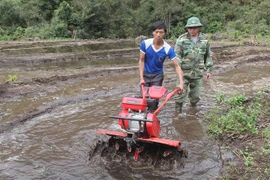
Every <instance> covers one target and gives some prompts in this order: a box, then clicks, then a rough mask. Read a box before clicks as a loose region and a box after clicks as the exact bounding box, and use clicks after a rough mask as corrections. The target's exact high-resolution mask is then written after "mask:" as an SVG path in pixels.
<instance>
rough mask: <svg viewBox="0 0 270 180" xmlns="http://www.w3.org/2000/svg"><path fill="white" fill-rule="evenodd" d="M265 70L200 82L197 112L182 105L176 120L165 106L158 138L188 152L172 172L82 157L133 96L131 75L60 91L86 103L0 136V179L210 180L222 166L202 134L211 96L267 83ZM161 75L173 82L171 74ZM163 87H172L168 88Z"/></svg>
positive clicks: (212, 103)
mask: <svg viewBox="0 0 270 180" xmlns="http://www.w3.org/2000/svg"><path fill="white" fill-rule="evenodd" d="M269 70H270V69H269V66H264V67H258V66H248V67H242V68H239V69H234V70H231V71H229V72H224V73H221V74H218V75H215V76H213V78H212V79H210V80H205V82H204V87H203V91H202V100H201V101H200V102H199V104H198V107H197V108H191V107H189V105H188V104H186V105H185V106H184V109H183V114H182V115H181V116H178V115H176V114H175V112H174V102H173V101H172V102H168V104H167V105H166V106H165V107H164V109H162V111H161V112H160V114H159V116H158V117H159V119H160V120H161V137H163V138H168V139H175V140H180V141H181V142H182V146H183V147H185V148H186V149H187V151H188V153H189V154H188V158H187V160H186V162H185V164H184V167H183V168H181V169H178V170H177V171H176V170H174V169H172V170H166V171H162V170H160V169H159V168H146V170H145V169H142V168H135V167H133V168H130V167H123V166H122V164H121V162H120V163H118V164H114V165H113V166H111V167H104V166H101V164H89V161H88V158H89V157H88V152H89V149H90V147H91V145H92V143H93V141H94V139H95V138H96V134H95V133H96V130H97V129H114V128H116V127H118V124H117V122H116V121H115V120H114V119H110V118H108V116H110V115H117V114H118V112H119V108H120V102H121V99H122V97H123V96H127V95H129V96H132V95H135V94H136V93H137V91H136V89H137V88H138V86H137V85H136V84H137V82H138V79H137V77H138V76H137V75H126V76H123V75H122V76H115V77H106V78H104V79H103V80H102V83H100V82H98V81H95V80H92V81H91V82H85V85H77V86H70V87H69V89H65V91H66V93H67V94H69V95H70V96H74V97H75V96H76V93H80V92H81V93H89V95H90V94H91V98H89V100H86V101H80V102H77V103H72V104H67V105H65V106H61V107H58V108H55V109H52V110H51V111H50V112H49V113H46V114H42V115H40V116H38V117H35V118H33V119H31V120H28V121H26V122H25V123H24V124H22V125H20V126H17V127H15V128H14V129H12V130H11V131H9V132H5V133H3V134H0V143H1V146H0V160H1V163H0V179H215V178H216V177H217V176H218V175H219V172H220V170H221V167H222V160H221V152H220V150H219V145H218V143H217V142H215V141H214V140H209V139H208V137H207V135H206V133H205V129H204V124H203V115H204V114H205V112H207V111H208V110H209V109H210V108H211V107H213V106H215V101H214V96H215V93H216V92H219V91H222V90H224V91H229V90H230V91H231V90H233V91H239V92H249V91H251V90H256V88H254V86H256V82H258V81H264V82H265V84H269V81H270V79H269V75H268V73H269V72H270V71H269ZM172 72H173V71H172ZM167 76H168V78H171V77H172V78H174V77H175V74H174V73H168V74H167ZM123 82H127V83H126V84H123ZM86 84H87V85H86ZM105 86H106V87H107V88H105V89H104V88H103V87H105ZM165 86H167V87H168V88H173V87H174V83H169V84H168V83H165ZM76 88H77V89H76ZM91 88H95V91H93V89H91ZM82 89H83V91H82ZM88 90H89V91H88ZM96 90H99V91H96ZM61 93H63V92H61ZM50 96H51V95H50V94H48V95H47V98H49V99H50ZM54 96H57V97H59V98H64V97H65V96H64V95H63V94H62V95H60V94H58V95H57V94H54ZM21 103H22V104H21V105H26V104H23V102H21ZM26 103H29V102H26ZM11 106H12V105H11Z"/></svg>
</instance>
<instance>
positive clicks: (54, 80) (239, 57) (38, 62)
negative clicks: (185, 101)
mask: <svg viewBox="0 0 270 180" xmlns="http://www.w3.org/2000/svg"><path fill="white" fill-rule="evenodd" d="M111 43H112V44H113V43H126V44H129V46H128V48H124V47H122V46H119V47H116V46H115V45H112V46H114V48H111V47H110V46H109V45H110V44H111ZM91 45H92V46H91ZM95 45H97V46H99V47H101V46H104V50H97V49H95V48H97V47H95ZM83 46H84V47H85V48H86V49H87V48H89V47H92V51H90V52H89V51H88V50H84V49H80V50H77V51H75V50H74V51H70V49H74V48H77V49H79V48H80V47H83ZM136 46H138V43H137V42H136V41H134V40H117V41H114V40H104V41H62V42H61V41H58V42H54V41H46V42H44V41H43V42H2V43H0V47H1V48H0V50H1V53H0V67H1V68H14V67H17V66H18V67H19V68H22V69H25V68H29V67H36V66H44V65H46V66H50V65H54V64H57V63H71V62H79V61H84V62H87V63H89V62H93V63H95V65H94V66H91V65H90V66H83V68H82V67H81V66H77V67H76V68H74V70H73V71H70V72H69V73H68V74H67V75H65V74H64V73H60V75H59V74H54V73H53V72H50V73H48V74H46V75H44V76H40V77H25V78H22V79H20V80H19V81H16V82H9V81H5V82H3V83H2V84H0V102H1V103H2V104H5V103H8V102H13V101H16V100H18V99H20V98H21V97H23V96H25V95H33V96H34V95H37V94H42V93H46V92H50V91H51V89H52V88H53V87H54V86H61V85H62V84H63V83H74V82H78V81H84V80H87V79H94V78H99V77H106V76H114V75H117V74H127V73H136V72H137V71H138V68H137V58H138V57H137V56H138V47H136ZM57 48H58V52H52V49H57ZM61 48H63V49H65V50H63V51H62V49H61ZM67 49H69V50H67ZM212 51H213V60H214V65H215V66H214V74H217V73H220V72H224V71H227V70H229V69H232V68H236V67H239V66H245V65H246V64H248V63H254V64H256V63H269V57H270V47H269V45H264V44H259V43H256V44H249V43H247V44H244V45H239V44H238V43H217V42H213V43H212ZM117 58H118V59H119V58H120V59H121V58H123V59H124V58H130V59H132V63H131V64H130V63H126V64H121V67H118V66H117V67H116V66H114V65H113V63H114V61H113V62H112V64H107V65H104V64H102V65H99V64H96V63H97V61H98V60H100V59H105V60H112V59H117ZM115 63H116V64H117V62H115ZM31 71H32V70H31ZM63 71H64V70H63ZM78 98H80V100H81V101H83V100H85V99H86V98H87V97H84V96H83V95H82V96H81V97H78ZM88 98H89V97H88ZM72 101H78V99H72V98H71V99H65V100H61V99H60V100H59V101H54V102H53V103H51V104H48V105H46V106H39V107H36V108H34V109H32V110H30V111H29V112H27V113H24V114H21V115H20V116H19V117H18V118H15V119H12V120H10V121H9V122H6V123H1V124H0V133H5V131H8V130H10V129H12V128H13V127H14V126H17V125H19V124H22V123H24V122H25V121H27V120H28V119H31V118H33V117H35V116H38V115H39V114H41V113H44V112H49V111H50V110H51V109H53V108H55V107H57V106H63V105H65V104H67V103H70V102H72ZM0 117H1V114H0Z"/></svg>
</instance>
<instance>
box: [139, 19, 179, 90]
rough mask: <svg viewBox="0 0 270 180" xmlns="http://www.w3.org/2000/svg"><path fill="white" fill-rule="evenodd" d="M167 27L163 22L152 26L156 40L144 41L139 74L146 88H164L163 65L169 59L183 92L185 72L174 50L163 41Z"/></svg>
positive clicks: (141, 47)
mask: <svg viewBox="0 0 270 180" xmlns="http://www.w3.org/2000/svg"><path fill="white" fill-rule="evenodd" d="M166 31H167V27H166V25H165V24H164V23H163V22H160V21H158V22H155V23H153V25H152V34H153V36H154V38H151V39H146V40H143V41H142V43H141V46H140V58H139V72H140V84H145V86H146V87H150V86H153V85H156V86H162V83H163V79H164V70H163V64H164V61H165V59H166V58H167V57H168V58H169V59H170V60H171V61H172V63H173V64H174V67H175V70H176V73H177V77H178V79H179V80H180V84H179V85H178V87H179V88H180V89H181V91H182V90H183V87H184V83H183V82H184V81H183V71H182V69H181V67H180V65H179V63H178V57H177V56H176V54H175V52H174V50H173V48H172V47H171V46H170V45H169V44H168V43H167V42H166V41H164V40H163V38H164V36H165V33H166Z"/></svg>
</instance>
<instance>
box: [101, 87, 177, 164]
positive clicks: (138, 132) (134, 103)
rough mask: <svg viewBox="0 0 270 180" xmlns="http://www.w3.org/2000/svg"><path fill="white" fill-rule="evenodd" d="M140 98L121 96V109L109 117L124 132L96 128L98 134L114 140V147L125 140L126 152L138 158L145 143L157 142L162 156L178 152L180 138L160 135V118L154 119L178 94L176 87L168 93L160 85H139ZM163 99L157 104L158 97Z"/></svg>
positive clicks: (116, 147)
mask: <svg viewBox="0 0 270 180" xmlns="http://www.w3.org/2000/svg"><path fill="white" fill-rule="evenodd" d="M141 90H142V97H123V99H122V109H121V111H120V113H119V114H118V116H110V118H115V119H117V120H118V124H119V125H120V127H121V128H122V129H123V130H124V132H117V131H109V130H98V131H97V134H106V135H109V136H111V138H113V139H114V141H113V142H114V146H115V149H116V150H119V148H122V145H120V141H121V142H123V140H124V142H125V147H124V148H126V150H127V151H128V152H134V159H135V160H137V159H138V157H139V153H141V152H143V151H144V149H145V148H144V147H145V144H149V143H150V144H151V143H155V144H159V145H161V146H165V147H166V148H165V149H166V150H164V152H163V156H164V157H166V156H169V155H170V154H172V152H173V151H181V150H182V149H181V148H180V146H181V143H180V141H176V140H169V139H163V138H159V134H160V121H159V120H158V118H157V115H158V113H159V112H160V110H161V108H162V107H163V106H164V105H165V104H166V103H167V101H168V100H169V99H171V98H172V97H173V95H175V94H177V93H179V91H180V90H179V88H177V89H175V90H174V91H172V92H169V93H168V92H167V90H166V89H165V88H164V87H163V86H151V87H149V88H145V87H144V86H143V85H142V86H141ZM162 98H163V99H164V100H163V102H162V103H161V104H160V106H157V104H158V102H159V100H161V99H162Z"/></svg>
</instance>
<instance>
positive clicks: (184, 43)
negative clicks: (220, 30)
mask: <svg viewBox="0 0 270 180" xmlns="http://www.w3.org/2000/svg"><path fill="white" fill-rule="evenodd" d="M200 27H202V24H201V22H200V20H199V19H198V18H197V17H191V18H189V19H188V21H187V24H186V26H185V28H187V30H188V32H186V33H184V34H182V35H181V36H179V38H178V39H177V40H176V44H175V52H176V55H177V56H178V59H179V60H178V61H179V64H180V65H181V68H182V71H183V72H184V91H183V93H182V95H179V96H177V97H176V98H175V108H176V111H177V112H179V113H181V112H182V107H183V103H184V102H185V99H186V97H187V96H188V97H189V100H190V105H191V106H192V107H195V106H196V104H197V103H198V102H199V101H200V92H201V87H202V79H203V76H204V71H206V78H207V79H208V78H210V77H211V73H212V70H213V61H212V55H211V50H210V44H209V41H208V37H207V35H206V34H203V33H201V32H200ZM176 83H177V84H179V80H177V82H176Z"/></svg>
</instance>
